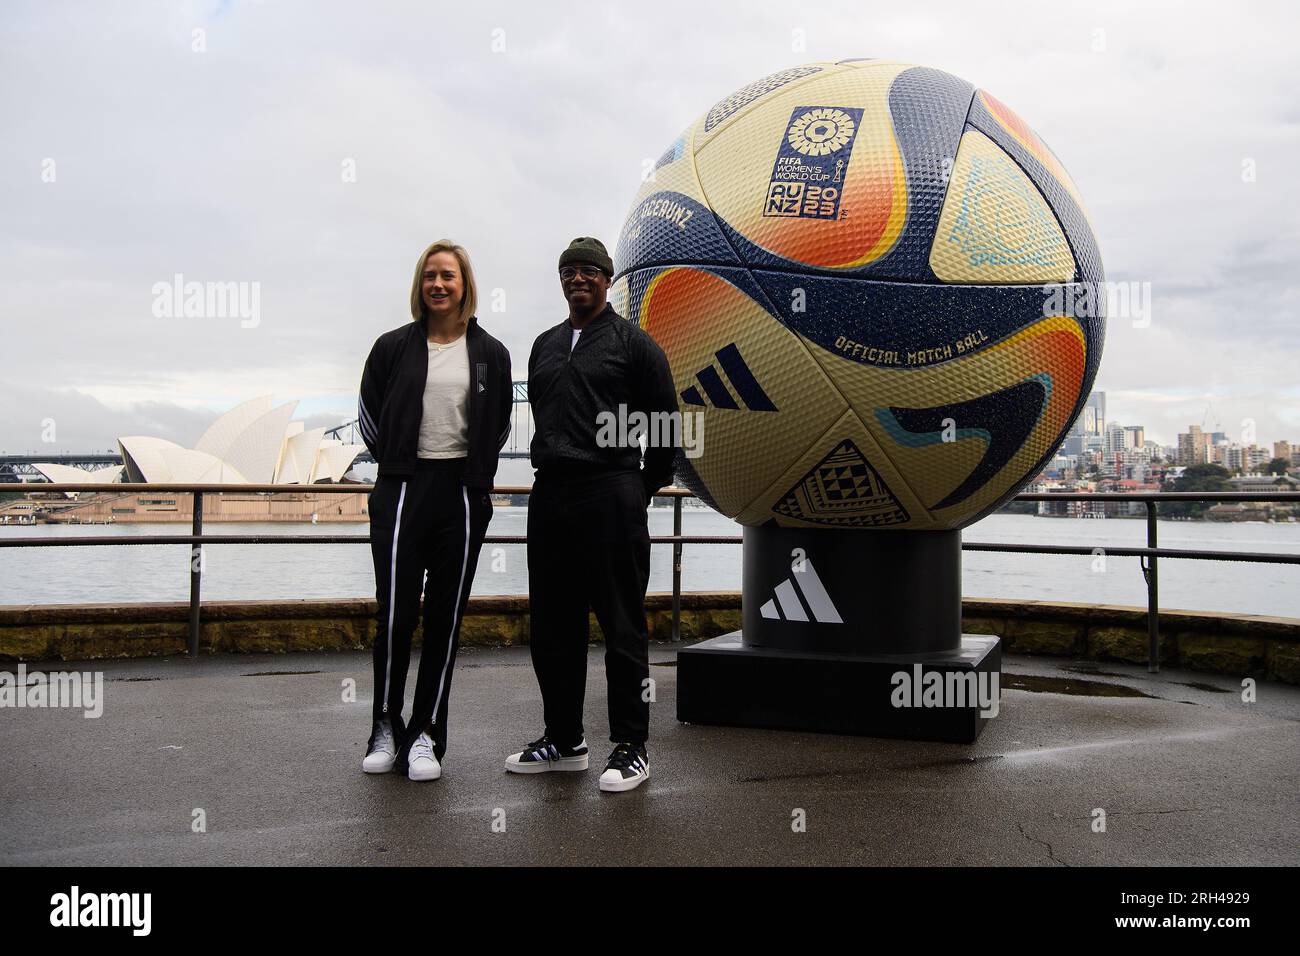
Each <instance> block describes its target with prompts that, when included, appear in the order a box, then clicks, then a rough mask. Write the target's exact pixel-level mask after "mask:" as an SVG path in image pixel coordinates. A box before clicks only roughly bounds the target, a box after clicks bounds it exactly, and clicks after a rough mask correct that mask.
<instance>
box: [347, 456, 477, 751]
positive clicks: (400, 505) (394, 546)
mask: <svg viewBox="0 0 1300 956" xmlns="http://www.w3.org/2000/svg"><path fill="white" fill-rule="evenodd" d="M464 471H465V459H464V458H447V459H419V460H418V461H417V462H416V469H415V473H414V474H413V475H411V476H410V477H409V478H400V477H395V476H381V477H380V478H379V479H378V481H376V483H375V490H374V491H373V492H371V493H370V553H371V557H372V558H373V559H374V562H375V598H376V600H377V601H378V603H379V614H378V626H377V627H376V629H375V647H374V664H375V704H374V719H375V720H380V719H390V720H392V722H393V727H394V728H397V729H398V732H399V733H400V732H401V728H402V727H403V722H402V720H401V713H402V700H403V696H404V693H405V690H406V670H407V667H408V666H409V664H410V661H411V636H412V635H413V634H414V633H415V625H416V622H417V620H418V618H419V610H420V593H421V591H423V592H424V649H423V650H422V651H421V652H420V671H419V675H418V677H417V678H416V682H415V703H414V705H413V707H412V710H411V718H410V720H409V722H407V723H406V724H405V726H406V727H407V728H409V730H408V731H407V734H406V739H405V740H403V741H399V743H401V744H403V750H405V749H407V748H409V745H410V743H411V742H412V741H413V740H414V738H415V737H416V736H417V735H418V734H419V733H420V731H421V730H425V729H427V728H428V726H429V724H430V723H432V725H433V729H432V733H431V736H432V737H433V745H434V753H435V754H436V755H437V757H438V759H439V760H441V759H442V756H443V754H444V753H446V751H447V697H448V695H449V692H450V690H451V676H452V671H453V670H454V668H455V664H456V650H457V648H458V647H459V645H460V622H461V618H462V617H463V616H464V614H465V606H466V604H467V603H468V602H469V592H470V588H471V587H472V586H473V584H474V571H475V569H476V568H477V567H478V555H479V549H480V548H481V547H482V546H483V536H484V535H485V534H486V533H487V526H488V522H489V521H491V520H492V501H491V498H489V496H488V492H487V491H486V490H484V489H478V488H467V487H465V486H464V485H463V484H462V483H461V478H462V476H463V475H464ZM426 570H427V572H428V579H427V581H426V579H425V572H426Z"/></svg>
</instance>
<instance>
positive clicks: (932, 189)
mask: <svg viewBox="0 0 1300 956" xmlns="http://www.w3.org/2000/svg"><path fill="white" fill-rule="evenodd" d="M974 95H975V87H974V86H972V85H971V84H970V83H967V82H966V81H965V80H962V79H958V78H957V77H955V76H953V75H952V74H951V73H944V72H943V71H941V70H931V69H929V68H927V67H915V68H913V69H910V70H904V71H903V72H902V73H900V74H899V75H898V77H897V78H896V79H895V80H894V83H893V85H892V86H891V87H890V88H889V115H890V117H891V118H892V120H893V124H894V136H895V137H896V138H897V140H898V149H899V152H901V153H902V154H903V168H904V169H906V170H907V219H906V221H905V222H904V225H903V234H902V235H901V236H900V237H899V239H898V242H897V243H896V244H895V245H894V248H893V249H891V250H890V251H889V252H888V253H887V254H886V255H885V256H884V257H882V258H881V259H879V260H877V261H876V262H873V263H871V264H869V265H868V266H865V267H864V268H862V269H859V270H855V272H854V275H855V276H857V275H860V276H865V277H870V278H891V279H902V280H904V281H908V282H937V281H938V279H937V278H936V276H935V274H934V272H933V271H932V270H931V269H930V247H931V245H932V244H933V242H934V234H935V230H936V229H937V228H938V226H939V213H940V211H941V210H942V209H943V200H944V196H945V195H946V194H947V191H948V180H949V178H950V176H951V173H952V166H953V162H954V160H955V158H956V156H957V147H958V146H959V145H960V144H961V134H962V132H963V131H964V130H965V129H966V113H967V111H969V109H970V101H971V97H973V96H974Z"/></svg>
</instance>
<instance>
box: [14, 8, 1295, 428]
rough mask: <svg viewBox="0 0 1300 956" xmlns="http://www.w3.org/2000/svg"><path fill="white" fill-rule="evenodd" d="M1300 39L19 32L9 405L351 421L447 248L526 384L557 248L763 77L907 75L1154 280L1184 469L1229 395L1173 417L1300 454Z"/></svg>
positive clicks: (339, 18) (335, 27) (1172, 29)
mask: <svg viewBox="0 0 1300 956" xmlns="http://www.w3.org/2000/svg"><path fill="white" fill-rule="evenodd" d="M1297 20H1300V15H1298V14H1297V13H1296V11H1295V9H1294V8H1293V7H1292V6H1288V5H1281V4H1276V5H1260V6H1252V7H1249V8H1242V9H1239V10H1238V9H1234V10H1233V11H1232V13H1231V15H1227V14H1226V13H1225V12H1224V8H1222V7H1219V6H1214V5H1211V4H1208V3H1201V4H1170V3H1153V4H1149V5H1143V6H1142V7H1140V8H1133V7H1132V5H1130V4H1122V3H1117V2H1116V3H1100V4H1095V5H1090V6H1089V7H1087V8H1083V7H1069V8H1058V7H1057V6H1055V5H1045V4H1038V3H1028V2H1023V3H1015V4H1007V5H999V6H998V7H997V8H996V9H993V8H989V7H987V6H981V5H970V4H965V3H956V2H954V3H948V4H933V5H926V6H925V7H922V8H919V9H918V8H908V10H907V11H905V12H898V11H897V10H896V9H894V10H891V9H890V8H875V9H869V8H865V7H863V6H862V5H860V4H855V3H848V2H843V3H811V2H809V3H754V4H747V5H745V7H744V9H743V13H742V12H740V11H739V9H738V8H736V7H735V6H732V5H717V6H714V5H704V4H699V3H691V2H682V0H666V2H662V3H659V4H654V5H630V4H618V5H615V4H599V5H591V4H586V5H566V4H545V5H542V4H490V3H489V4H479V5H472V6H461V7H454V6H453V7H448V6H446V5H430V4H427V3H418V2H404V3H391V4H385V5H384V6H383V7H382V9H381V10H378V11H372V12H371V15H368V16H364V17H363V16H356V15H354V14H352V13H349V12H347V11H344V10H342V9H341V8H340V9H334V8H324V9H322V8H321V7H320V6H319V5H315V4H310V3H307V2H305V0H304V2H296V3H295V2H277V3H225V2H222V3H189V4H169V3H161V2H158V3H144V4H130V5H125V6H115V7H112V8H108V7H100V6H98V5H89V6H86V7H83V8H78V11H77V14H76V16H75V17H73V16H69V15H68V14H67V13H66V11H63V10H60V9H59V8H57V7H53V6H50V5H46V4H39V3H35V2H31V3H19V4H14V5H11V6H10V7H9V8H7V10H6V30H5V32H4V34H3V35H2V36H0V120H2V121H3V123H4V128H5V130H6V149H5V151H4V152H3V154H2V155H0V204H3V208H4V209H5V211H6V215H5V217H4V218H3V220H0V287H3V288H4V290H5V314H6V316H7V317H12V318H13V319H15V320H16V321H14V322H12V323H10V324H7V325H6V331H5V345H6V351H7V353H8V354H9V355H11V356H12V355H18V356H22V357H23V360H22V361H17V362H14V361H10V362H8V363H7V365H6V381H7V382H9V383H10V384H11V385H12V386H13V388H14V389H15V390H16V392H17V393H18V394H21V395H27V396H34V397H35V398H36V400H37V404H38V405H39V404H47V405H49V406H50V407H52V408H55V410H56V411H57V414H58V416H59V417H60V422H61V424H60V436H61V438H62V437H63V436H66V437H67V440H68V441H70V442H71V441H72V438H73V436H84V438H80V437H79V438H78V440H84V441H85V442H86V443H88V446H91V447H100V446H105V445H111V442H112V439H113V438H114V437H115V436H116V435H118V434H123V433H125V431H127V430H137V429H138V430H145V429H144V428H143V426H142V423H143V422H146V421H149V420H150V419H151V418H153V419H157V422H158V424H159V426H161V427H162V428H167V429H172V430H173V433H176V434H179V433H181V432H183V431H184V430H185V429H189V428H193V427H194V426H195V424H196V416H200V415H201V414H203V413H207V414H211V415H215V414H216V413H218V412H220V411H223V410H225V409H226V408H229V407H230V406H232V405H233V404H235V403H237V402H238V401H242V400H243V399H246V398H248V397H250V396H252V395H254V394H259V393H264V392H267V391H275V392H276V393H277V394H278V395H284V396H286V397H302V398H304V400H306V401H307V402H308V403H309V404H310V407H312V408H313V409H314V412H313V413H314V414H330V415H335V414H337V415H345V414H348V412H349V410H350V408H351V407H352V405H353V397H352V396H354V394H355V389H356V382H357V381H358V379H359V377H360V369H361V363H362V362H363V361H364V358H365V355H366V353H367V351H368V349H369V347H370V344H371V343H372V342H373V341H374V338H375V337H376V336H377V335H378V334H379V333H380V332H382V331H384V330H386V329H388V328H392V327H394V326H396V325H400V324H401V323H403V322H404V321H406V320H407V318H408V314H407V296H408V290H409V283H410V277H411V274H412V271H413V267H414V256H415V255H416V254H417V253H418V251H419V250H420V249H422V248H423V247H424V246H425V245H427V244H428V243H429V242H430V241H431V240H432V239H434V238H437V237H440V236H444V235H446V236H450V237H452V238H455V239H457V240H458V241H460V242H462V243H464V244H465V245H466V246H468V248H469V249H470V251H471V253H472V254H473V256H474V260H475V267H476V271H477V273H478V276H479V280H480V283H481V285H482V286H483V290H482V292H483V298H484V300H485V301H489V302H490V301H491V300H490V293H491V291H492V290H494V289H500V290H502V291H503V292H504V301H505V303H506V308H505V311H504V312H491V311H487V310H485V311H484V314H483V315H482V316H481V318H482V320H483V323H484V325H485V326H486V327H488V328H489V329H490V330H491V331H492V332H493V333H494V334H496V335H497V336H498V337H499V338H501V339H502V340H503V341H504V342H505V343H506V345H507V346H508V347H509V348H510V350H511V351H512V353H513V355H514V359H515V368H516V371H517V373H518V375H519V377H523V370H524V369H525V367H526V360H527V356H528V352H529V349H530V347H531V344H532V341H533V339H534V338H535V337H536V336H537V335H538V334H539V333H540V332H541V331H543V330H544V329H545V328H547V327H549V326H551V325H553V324H555V323H557V322H559V321H561V320H562V319H563V317H564V314H565V313H564V306H563V301H562V299H561V297H560V294H559V290H558V287H557V284H556V280H555V277H554V271H555V268H554V267H555V260H556V257H557V255H558V253H559V250H560V249H561V248H562V247H563V245H564V244H565V243H567V241H568V240H569V239H571V238H572V237H573V236H575V235H579V234H590V233H595V234H598V235H602V236H604V238H605V239H606V240H607V242H608V243H609V244H610V245H611V246H612V245H613V243H614V241H615V239H616V231H617V229H618V228H619V226H620V224H621V222H622V220H623V217H624V215H625V212H626V209H627V206H628V205H629V203H630V201H631V198H632V195H633V193H634V192H635V190H636V187H637V185H638V183H639V179H640V175H641V169H642V163H643V161H644V159H646V158H653V157H656V156H658V155H659V154H660V153H661V152H662V151H663V149H664V147H665V146H666V145H667V144H668V143H669V142H670V141H671V140H672V139H673V137H674V136H676V135H677V133H679V132H680V131H681V130H682V129H683V128H684V127H685V126H686V125H687V123H689V122H690V121H691V120H692V119H693V118H694V117H695V116H697V115H699V114H700V113H701V112H703V111H704V110H706V109H707V108H708V107H709V106H710V105H711V104H712V103H714V102H715V101H717V100H718V99H720V98H722V97H723V96H725V95H726V94H728V93H729V92H731V91H732V90H734V89H736V88H738V87H740V86H742V85H744V84H745V83H747V82H749V81H751V80H753V79H755V78H757V77H760V76H763V75H765V74H767V73H770V72H773V71H774V70H778V69H782V68H785V67H788V66H791V65H794V64H797V63H799V62H804V61H811V60H821V59H840V58H844V57H849V56H887V57H895V58H899V59H905V60H911V61H914V62H920V63H924V64H927V65H932V66H936V67H939V68H941V69H946V70H949V71H951V72H953V73H956V74H958V75H960V76H963V77H965V78H967V79H969V80H970V81H972V82H974V83H976V84H977V85H979V86H981V87H984V88H987V89H989V90H990V91H991V92H993V93H995V94H996V95H997V96H998V97H999V98H1001V99H1003V100H1004V101H1005V102H1007V103H1009V104H1011V105H1012V106H1013V107H1014V108H1015V109H1016V110H1017V111H1018V112H1020V113H1021V115H1023V116H1024V117H1026V119H1027V120H1028V121H1029V122H1030V123H1031V124H1032V125H1034V126H1035V128H1036V129H1037V130H1038V131H1039V133H1040V134H1041V135H1042V136H1043V138H1044V139H1045V140H1046V141H1047V142H1048V143H1050V144H1051V146H1052V148H1053V149H1054V151H1055V152H1056V153H1057V154H1058V155H1059V156H1060V157H1061V158H1062V160H1063V161H1064V163H1065V164H1066V166H1067V167H1068V168H1069V169H1070V171H1071V174H1072V175H1073V176H1074V178H1075V180H1076V181H1077V182H1078V184H1079V187H1080V189H1081V190H1082V192H1083V194H1084V196H1085V198H1086V200H1087V202H1088V205H1089V209H1090V212H1091V215H1092V217H1093V220H1094V223H1095V226H1096V228H1097V231H1098V234H1099V237H1100V241H1101V246H1102V250H1103V253H1104V255H1105V258H1106V262H1107V267H1108V272H1109V275H1110V276H1111V277H1112V278H1121V279H1133V280H1137V281H1149V282H1151V284H1152V290H1153V296H1154V302H1155V311H1154V315H1153V322H1152V326H1151V328H1149V329H1145V330H1139V329H1132V328H1125V327H1123V326H1122V325H1121V324H1120V323H1113V324H1112V330H1111V332H1110V335H1109V336H1108V343H1107V349H1106V354H1105V359H1104V362H1103V365H1102V370H1101V376H1100V378H1099V380H1098V387H1099V388H1104V389H1106V390H1107V391H1108V392H1110V393H1111V394H1112V395H1114V396H1116V398H1115V399H1114V400H1112V401H1111V403H1110V411H1111V416H1112V418H1114V419H1118V420H1121V421H1124V422H1126V423H1142V424H1145V425H1146V426H1147V428H1148V431H1149V433H1151V434H1153V435H1158V436H1159V440H1161V441H1165V442H1172V441H1173V439H1174V431H1175V430H1177V429H1179V428H1182V427H1185V426H1186V424H1188V423H1189V422H1192V421H1196V422H1199V421H1200V417H1199V414H1196V410H1195V408H1193V406H1194V405H1196V404H1197V403H1198V402H1199V400H1200V399H1199V397H1198V398H1195V399H1192V398H1189V399H1188V401H1187V402H1186V403H1184V404H1182V405H1179V404H1177V403H1172V404H1171V403H1168V402H1165V401H1163V400H1162V399H1161V396H1166V395H1170V394H1176V393H1177V391H1178V390H1180V389H1186V390H1188V394H1189V395H1190V394H1191V393H1195V394H1196V395H1197V396H1199V395H1201V394H1204V395H1205V396H1206V398H1207V401H1212V402H1213V404H1214V407H1215V409H1216V410H1217V411H1219V413H1220V414H1221V415H1222V416H1223V417H1224V418H1225V419H1233V420H1237V419H1240V418H1244V417H1255V418H1257V419H1258V422H1259V434H1260V437H1261V438H1262V439H1268V440H1271V439H1272V438H1274V437H1289V438H1291V439H1300V434H1298V432H1300V427H1298V426H1300V422H1297V413H1296V410H1295V396H1294V394H1293V393H1287V392H1284V391H1282V386H1284V385H1286V384H1289V383H1290V382H1292V381H1293V380H1294V369H1295V368H1296V367H1297V364H1298V362H1297V360H1300V345H1298V344H1297V340H1296V336H1295V335H1294V332H1293V329H1294V327H1295V322H1296V312H1297V299H1300V292H1298V291H1297V287H1296V284H1295V283H1296V280H1295V278H1294V277H1295V276H1296V275H1300V269H1298V268H1297V266H1300V237H1298V236H1297V233H1296V230H1295V227H1294V223H1295V221H1296V214H1297V212H1298V211H1300V183H1298V182H1297V180H1296V178H1295V177H1293V176H1292V175H1291V172H1290V171H1291V168H1292V166H1293V165H1294V164H1293V157H1294V155H1295V154H1296V150H1297V147H1300V121H1297V115H1298V114H1297V112H1296V107H1295V101H1294V92H1293V91H1294V87H1295V82H1296V79H1297V75H1296V74H1297V69H1296V67H1295V66H1294V54H1293V50H1292V49H1291V46H1292V40H1291V37H1292V36H1293V34H1294V33H1295V30H1296V27H1297V25H1298V23H1297ZM196 29H198V30H203V31H205V34H204V43H205V51H204V52H194V49H193V47H194V42H195V41H194V37H195V34H194V31H195V30H196ZM801 40H802V42H803V43H804V44H805V46H804V48H803V49H796V46H797V44H798V42H800V41H801ZM46 160H53V162H54V164H55V165H54V169H55V171H56V173H57V175H56V178H55V181H54V182H43V181H42V170H43V169H44V168H45V167H44V166H43V164H44V163H45V161H46ZM349 162H351V163H353V164H354V168H355V173H356V175H355V181H354V182H350V181H345V176H344V174H343V173H344V167H345V164H346V163H349ZM1246 163H1249V164H1251V166H1252V168H1253V169H1254V171H1255V178H1254V180H1253V181H1247V180H1245V179H1243V169H1244V164H1246ZM177 273H181V274H183V275H184V276H185V277H186V278H187V279H191V280H196V281H217V282H226V281H235V282H245V283H258V285H259V289H260V294H261V312H262V314H261V319H260V322H259V323H258V324H257V326H256V327H255V328H245V327H242V326H241V324H240V322H239V321H238V319H218V320H194V319H188V320H187V319H160V318H156V317H155V316H154V315H153V314H152V311H151V300H152V294H151V289H152V287H153V284H154V283H155V282H158V281H160V280H169V279H170V278H171V277H172V276H173V275H175V274H177ZM1121 396H1122V397H1121ZM164 409H165V410H164ZM25 415H27V411H26V406H24V407H23V408H20V409H19V410H18V411H17V412H15V411H13V410H12V409H11V410H7V411H6V412H5V413H4V416H3V417H0V445H14V446H22V445H23V444H24V443H25V442H30V441H32V437H31V436H32V427H33V426H32V424H31V422H30V421H28V419H27V417H24V416H25ZM1189 415H1191V416H1193V417H1190V418H1189V417H1188V416H1189ZM79 416H81V417H79ZM28 417H30V416H28ZM158 433H159V434H164V437H170V434H169V433H164V432H162V431H159V432H158ZM184 438H185V436H184V435H182V436H181V439H178V440H182V439H184Z"/></svg>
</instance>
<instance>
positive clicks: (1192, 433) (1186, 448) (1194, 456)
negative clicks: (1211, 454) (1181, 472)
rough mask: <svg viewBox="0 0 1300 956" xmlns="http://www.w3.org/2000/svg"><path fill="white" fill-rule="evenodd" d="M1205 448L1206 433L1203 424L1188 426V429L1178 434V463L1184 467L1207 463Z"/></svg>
mask: <svg viewBox="0 0 1300 956" xmlns="http://www.w3.org/2000/svg"><path fill="white" fill-rule="evenodd" d="M1205 448H1206V445H1205V433H1204V432H1202V431H1201V426H1200V425H1191V426H1188V429H1187V431H1186V432H1185V433H1183V434H1180V435H1179V436H1178V464H1180V465H1183V466H1184V467H1186V466H1187V465H1203V464H1205V462H1206V454H1205Z"/></svg>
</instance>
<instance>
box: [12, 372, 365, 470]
mask: <svg viewBox="0 0 1300 956" xmlns="http://www.w3.org/2000/svg"><path fill="white" fill-rule="evenodd" d="M297 407H298V403H297V402H296V401H295V402H286V403H285V404H283V405H275V404H274V403H273V402H272V400H271V396H269V395H264V396H262V397H260V398H254V399H252V400H251V401H247V402H244V403H243V404H242V405H239V406H236V407H235V408H233V409H231V410H230V411H228V412H226V413H225V414H224V415H222V416H221V417H220V418H218V419H217V420H216V421H215V422H213V423H212V425H211V426H209V428H208V430H207V431H205V432H204V433H203V435H202V436H201V437H200V438H199V440H198V443H197V444H195V446H194V447H193V448H185V447H182V446H181V445H178V444H176V443H175V442H171V441H167V440H166V439H164V438H151V437H149V436H147V435H130V436H127V437H124V438H119V439H118V440H117V444H118V447H119V448H120V449H121V452H122V465H121V467H120V468H103V469H99V470H96V471H89V472H88V471H83V470H82V469H80V468H72V467H70V466H67V465H57V464H38V465H36V466H35V467H36V468H37V469H38V470H39V471H40V472H41V473H42V474H44V475H45V476H46V477H47V478H49V479H50V480H51V481H66V482H73V481H82V482H84V481H95V482H105V483H108V482H114V481H117V480H118V478H119V476H122V477H124V478H125V480H127V481H140V482H184V483H211V484H276V485H282V484H283V485H307V484H316V483H318V482H338V481H342V480H343V477H344V475H346V474H347V472H348V470H349V469H350V468H351V467H352V463H353V462H354V461H355V460H356V458H357V456H358V455H360V454H362V453H363V452H364V451H365V450H366V446H365V445H349V444H344V443H343V442H341V441H338V440H337V439H333V438H326V437H325V429H324V428H312V429H308V428H306V426H305V425H304V424H303V423H302V422H295V421H293V420H292V419H293V413H294V411H295V409H296V408H297ZM123 473H125V474H123ZM106 490H107V489H106Z"/></svg>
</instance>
